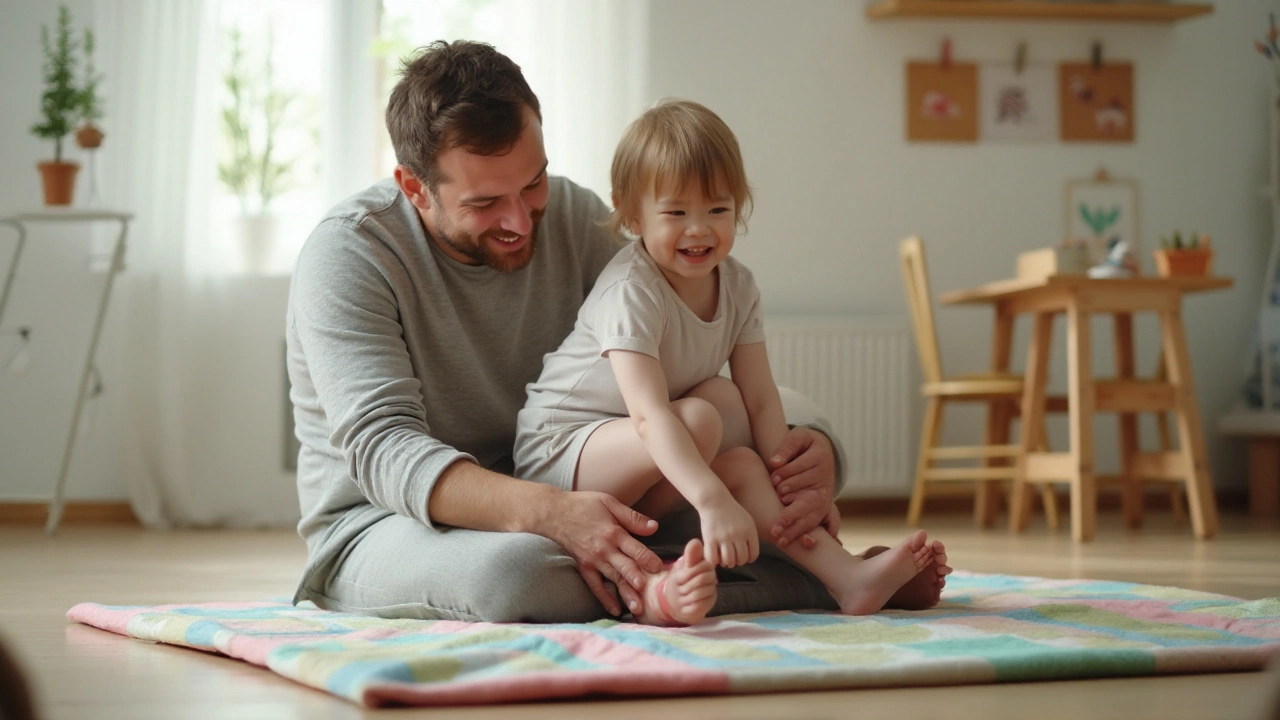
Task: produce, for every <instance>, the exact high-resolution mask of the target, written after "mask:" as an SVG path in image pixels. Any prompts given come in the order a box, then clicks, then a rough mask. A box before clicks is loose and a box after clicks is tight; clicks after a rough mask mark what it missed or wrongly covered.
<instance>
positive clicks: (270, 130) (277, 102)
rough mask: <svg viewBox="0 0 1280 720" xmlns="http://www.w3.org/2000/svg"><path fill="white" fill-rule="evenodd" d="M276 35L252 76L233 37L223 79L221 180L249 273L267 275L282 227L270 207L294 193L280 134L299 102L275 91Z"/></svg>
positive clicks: (237, 36) (290, 162)
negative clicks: (234, 211) (231, 198)
mask: <svg viewBox="0 0 1280 720" xmlns="http://www.w3.org/2000/svg"><path fill="white" fill-rule="evenodd" d="M272 36H273V33H272V32H271V30H270V29H268V31H267V33H266V43H265V48H264V53H265V62H264V63H263V64H262V65H261V66H260V67H259V68H258V69H256V70H251V69H250V67H249V65H250V63H249V62H248V61H247V60H246V57H245V55H246V53H245V50H244V38H243V35H242V34H241V32H240V30H239V28H235V27H233V28H231V30H230V33H229V40H230V43H229V45H230V58H229V63H228V65H227V70H226V72H225V74H224V75H223V78H222V80H223V86H224V87H225V88H226V96H225V97H226V101H225V104H224V105H223V108H222V133H223V153H222V154H223V158H222V160H221V161H220V162H219V163H218V179H219V180H220V181H221V182H222V185H223V186H224V187H226V188H227V190H229V191H230V192H231V193H232V194H233V195H235V196H236V197H237V198H238V199H239V202H240V213H241V214H240V218H239V220H238V235H239V239H240V243H241V255H242V258H243V261H244V267H245V269H246V270H249V271H251V272H260V271H262V270H264V269H265V267H266V265H267V262H268V260H269V258H270V254H271V249H272V246H273V245H274V240H275V235H276V230H277V221H276V218H275V216H274V215H272V213H271V203H272V201H273V200H275V198H276V197H277V196H278V195H279V194H280V193H282V192H284V191H286V190H288V189H289V185H290V184H291V182H292V180H293V178H292V174H291V173H292V171H293V167H294V165H295V163H296V161H297V159H296V158H292V159H282V158H281V157H280V155H281V152H280V148H279V146H278V143H279V140H280V139H279V137H278V136H279V134H280V133H281V131H282V127H283V125H284V124H285V123H286V120H287V115H288V111H289V109H290V105H291V104H292V103H293V101H294V99H295V96H294V95H292V94H290V93H288V92H286V91H284V90H282V89H281V88H280V87H278V86H277V85H276V80H275V73H274V71H273V67H272V62H271V55H272V52H273V50H274V43H273V42H272Z"/></svg>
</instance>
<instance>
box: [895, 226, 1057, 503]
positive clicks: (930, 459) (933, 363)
mask: <svg viewBox="0 0 1280 720" xmlns="http://www.w3.org/2000/svg"><path fill="white" fill-rule="evenodd" d="M899 255H900V259H901V264H902V280H903V283H904V284H905V286H906V291H907V304H908V306H910V308H911V322H912V325H913V327H914V329H915V336H916V347H917V349H918V351H919V353H920V365H921V368H922V369H923V371H924V385H923V386H922V387H921V392H922V393H923V394H924V396H925V397H926V398H928V405H927V407H926V409H925V417H924V426H923V429H922V431H921V434H920V455H919V458H918V460H917V464H916V478H915V488H914V489H913V490H912V493H911V504H910V506H909V507H908V510H907V523H908V524H910V525H912V526H915V525H917V524H919V522H920V514H921V512H922V511H923V509H924V500H925V495H926V493H927V492H928V489H929V486H930V485H931V484H933V483H957V482H961V483H972V482H976V483H977V488H976V490H977V492H976V495H975V502H974V520H975V522H976V523H977V524H978V525H979V526H981V527H989V526H990V525H992V524H994V522H995V512H996V507H995V503H996V502H997V499H998V497H999V491H1000V489H1001V486H1002V485H1003V484H1004V482H1005V481H1010V480H1012V479H1013V478H1014V473H1015V470H1016V468H1015V467H1014V461H1015V460H1016V458H1017V456H1018V453H1019V446H1018V444H1016V443H1010V440H1009V435H1010V432H1009V431H1010V426H1011V424H1012V421H1013V418H1014V417H1015V416H1017V415H1018V414H1019V413H1020V410H1021V402H1022V391H1023V386H1024V382H1023V378H1022V376H1021V375H1014V374H1010V373H994V372H993V373H986V374H981V375H963V376H956V377H946V376H945V375H944V374H943V372H942V362H941V360H940V359H939V355H938V339H937V337H938V336H937V331H936V329H935V327H934V322H933V298H932V295H931V294H930V291H929V274H928V271H927V269H926V267H925V260H924V244H923V243H922V242H921V241H920V238H918V237H909V238H907V239H905V240H903V241H902V243H901V245H900V246H899ZM956 402H966V403H975V402H976V403H982V404H983V405H985V406H986V414H987V420H986V429H985V433H984V438H983V444H982V445H971V446H963V447H940V446H939V444H938V442H939V440H940V438H941V435H942V413H943V408H944V407H946V406H947V405H948V404H950V403H956ZM1056 405H1057V404H1056V403H1055V409H1056ZM1031 431H1032V432H1035V433H1036V439H1035V445H1036V446H1043V445H1044V443H1045V438H1046V435H1045V432H1044V427H1043V424H1042V423H1041V424H1038V425H1037V427H1035V428H1032V429H1031ZM1021 432H1028V428H1027V427H1025V424H1024V426H1023V427H1022V428H1021ZM938 461H978V463H980V464H978V465H974V466H968V467H938V466H937V465H936V464H937V462H938ZM1040 496H1041V498H1042V499H1043V502H1044V508H1045V515H1046V516H1047V518H1048V521H1049V526H1050V527H1052V528H1055V529H1056V528H1057V527H1058V508H1057V501H1056V498H1055V496H1054V494H1053V491H1052V489H1051V488H1049V487H1047V486H1041V494H1040Z"/></svg>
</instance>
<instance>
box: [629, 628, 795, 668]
mask: <svg viewBox="0 0 1280 720" xmlns="http://www.w3.org/2000/svg"><path fill="white" fill-rule="evenodd" d="M649 637H650V638H651V639H653V640H657V641H659V642H663V643H666V644H667V645H670V646H671V647H674V648H676V649H678V650H683V651H684V652H687V653H689V654H690V655H696V656H698V657H701V658H706V659H708V660H742V661H749V662H772V661H776V660H778V659H780V658H781V657H782V656H781V655H779V654H778V653H776V652H773V651H772V650H765V649H763V648H758V647H754V646H752V645H749V644H747V643H742V642H733V641H731V640H702V639H699V638H696V637H690V636H688V635H682V634H677V633H671V634H665V635H663V634H658V633H653V634H651V635H650V636H649Z"/></svg>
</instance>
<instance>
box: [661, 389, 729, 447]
mask: <svg viewBox="0 0 1280 720" xmlns="http://www.w3.org/2000/svg"><path fill="white" fill-rule="evenodd" d="M671 411H672V412H674V413H675V415H676V417H677V418H679V419H680V422H682V423H684V426H685V428H687V429H688V430H689V435H690V436H691V437H692V438H693V444H694V445H696V446H697V447H698V452H699V453H700V454H701V455H702V458H703V459H704V460H706V461H708V462H710V461H711V458H713V457H715V454H716V451H717V450H718V449H720V438H721V437H723V435H724V424H723V423H722V422H721V420H720V411H718V410H716V408H715V406H714V405H712V404H711V403H709V402H707V401H706V400H703V399H702V398H696V397H686V398H681V399H679V400H676V401H675V402H673V403H671Z"/></svg>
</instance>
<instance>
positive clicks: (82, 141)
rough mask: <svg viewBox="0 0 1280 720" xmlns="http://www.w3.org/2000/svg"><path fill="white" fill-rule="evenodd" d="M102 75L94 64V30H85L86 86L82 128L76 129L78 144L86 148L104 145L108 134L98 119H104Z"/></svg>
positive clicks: (83, 92) (83, 100)
mask: <svg viewBox="0 0 1280 720" xmlns="http://www.w3.org/2000/svg"><path fill="white" fill-rule="evenodd" d="M100 82H102V75H100V74H99V73H98V72H97V71H96V70H95V69H94V66H93V31H92V30H90V29H88V28H85V31H84V86H83V87H81V88H80V108H79V110H80V112H79V115H80V123H81V124H80V128H79V129H78V130H76V144H77V145H79V146H80V147H82V148H84V149H85V150H93V149H94V148H97V147H99V146H101V145H102V140H103V138H105V137H106V135H105V134H104V133H103V132H102V128H100V127H98V125H97V121H98V120H101V119H102V114H103V112H102V98H101V97H100V96H99V95H98V83H100Z"/></svg>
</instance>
